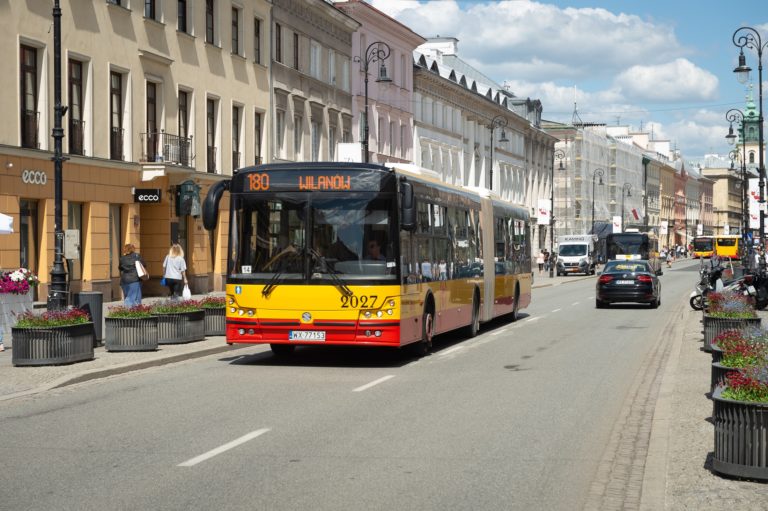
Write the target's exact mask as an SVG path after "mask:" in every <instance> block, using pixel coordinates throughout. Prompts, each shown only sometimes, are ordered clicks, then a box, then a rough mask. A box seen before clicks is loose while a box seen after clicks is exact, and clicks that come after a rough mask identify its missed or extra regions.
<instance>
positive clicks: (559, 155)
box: [549, 149, 565, 279]
mask: <svg viewBox="0 0 768 511" xmlns="http://www.w3.org/2000/svg"><path fill="white" fill-rule="evenodd" d="M553 156H554V157H555V158H556V159H558V160H560V170H563V168H564V167H563V158H565V151H563V150H562V149H557V150H556V151H555V153H554V155H553ZM550 169H551V170H550V178H549V182H550V184H551V188H550V191H549V206H550V209H551V211H550V212H549V258H550V259H549V260H550V264H549V278H551V279H552V278H554V277H555V265H554V264H552V262H551V261H552V258H553V254H554V253H555V162H554V161H553V162H552V166H551V167H550Z"/></svg>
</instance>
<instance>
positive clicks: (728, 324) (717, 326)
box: [703, 314, 760, 351]
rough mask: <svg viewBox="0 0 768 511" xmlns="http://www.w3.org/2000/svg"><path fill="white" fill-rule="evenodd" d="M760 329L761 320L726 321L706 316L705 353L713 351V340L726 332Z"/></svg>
mask: <svg viewBox="0 0 768 511" xmlns="http://www.w3.org/2000/svg"><path fill="white" fill-rule="evenodd" d="M747 328H760V318H748V319H726V318H713V317H712V316H709V315H708V314H704V348H703V349H704V351H712V340H713V339H714V338H715V337H717V336H718V335H720V334H721V333H723V332H725V331H726V330H746V329H747Z"/></svg>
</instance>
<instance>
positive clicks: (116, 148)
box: [109, 128, 125, 161]
mask: <svg viewBox="0 0 768 511" xmlns="http://www.w3.org/2000/svg"><path fill="white" fill-rule="evenodd" d="M124 132H125V130H124V129H123V128H111V130H110V133H109V159H111V160H120V161H122V160H123V158H124V157H123V134H124Z"/></svg>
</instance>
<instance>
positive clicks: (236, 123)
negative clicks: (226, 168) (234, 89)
mask: <svg viewBox="0 0 768 511" xmlns="http://www.w3.org/2000/svg"><path fill="white" fill-rule="evenodd" d="M240 110H241V109H240V107H237V106H233V107H232V168H233V169H237V168H240Z"/></svg>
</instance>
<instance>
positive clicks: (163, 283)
mask: <svg viewBox="0 0 768 511" xmlns="http://www.w3.org/2000/svg"><path fill="white" fill-rule="evenodd" d="M160 285H161V286H167V285H168V282H166V280H165V277H163V278H162V279H160Z"/></svg>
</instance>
